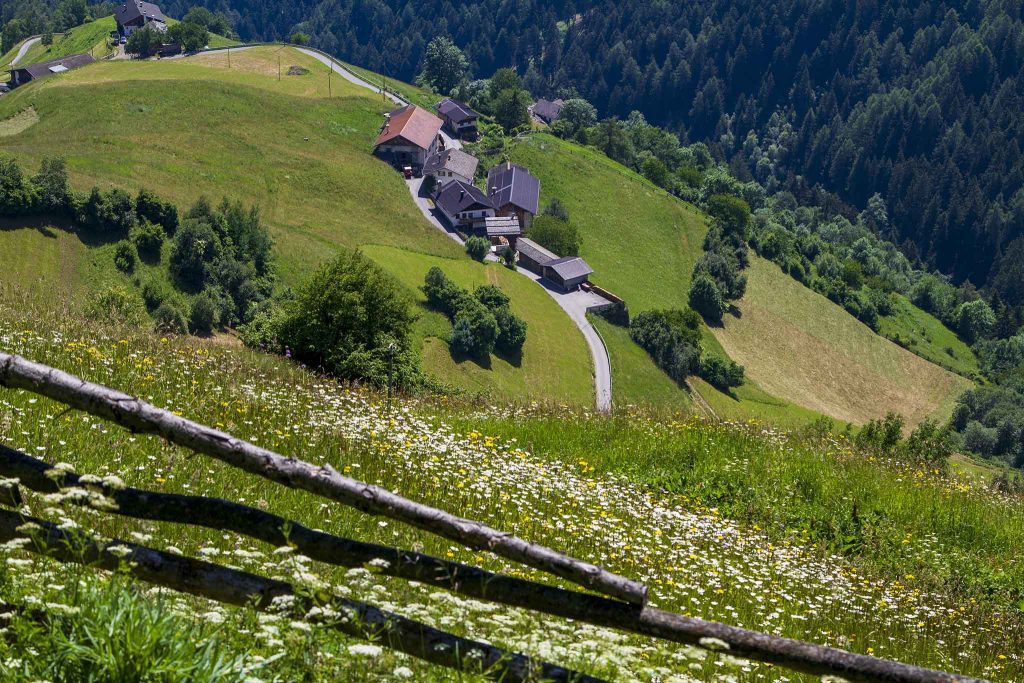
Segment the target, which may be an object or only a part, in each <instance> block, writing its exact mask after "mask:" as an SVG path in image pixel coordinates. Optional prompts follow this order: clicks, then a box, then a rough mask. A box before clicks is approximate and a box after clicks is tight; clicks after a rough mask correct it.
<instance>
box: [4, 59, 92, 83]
mask: <svg viewBox="0 0 1024 683" xmlns="http://www.w3.org/2000/svg"><path fill="white" fill-rule="evenodd" d="M95 61H96V60H95V59H93V58H92V55H89V54H80V55H69V56H67V57H61V58H59V59H51V60H50V61H48V62H38V63H36V64H29V65H27V66H22V67H18V68H17V69H14V70H13V71H11V86H13V87H17V86H19V85H25V84H26V83H28V82H30V81H34V80H36V79H37V78H43V77H44V76H52V75H53V74H59V73H64V72H65V71H71V70H72V69H77V68H78V67H80V66H85V65H86V64H91V63H92V62H95Z"/></svg>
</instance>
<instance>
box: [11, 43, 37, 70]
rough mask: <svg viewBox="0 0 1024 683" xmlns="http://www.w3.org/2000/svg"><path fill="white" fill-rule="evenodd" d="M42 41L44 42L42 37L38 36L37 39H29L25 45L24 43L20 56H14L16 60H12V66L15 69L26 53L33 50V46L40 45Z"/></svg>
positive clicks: (19, 51)
mask: <svg viewBox="0 0 1024 683" xmlns="http://www.w3.org/2000/svg"><path fill="white" fill-rule="evenodd" d="M40 40H42V37H40V36H37V37H35V38H29V39H28V40H26V41H25V42H24V43H22V44H21V49H19V50H18V54H16V55H14V59H12V60H11V64H10V66H12V67H13V66H14V65H15V64H17V63H18V61H19V60H20V59H21V58H22V57H24V56H25V53H26V52H28V51H29V50H30V49H31V48H32V46H33V45H35V44H36V43H38V42H39V41H40Z"/></svg>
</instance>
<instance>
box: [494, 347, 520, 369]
mask: <svg viewBox="0 0 1024 683" xmlns="http://www.w3.org/2000/svg"><path fill="white" fill-rule="evenodd" d="M494 355H495V356H497V357H498V358H500V359H502V360H503V361H505V362H506V363H508V364H509V365H511V366H512V367H514V368H521V367H523V352H522V350H519V351H515V352H514V353H507V352H501V351H495V352H494Z"/></svg>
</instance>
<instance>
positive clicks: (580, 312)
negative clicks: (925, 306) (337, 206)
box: [205, 46, 612, 412]
mask: <svg viewBox="0 0 1024 683" xmlns="http://www.w3.org/2000/svg"><path fill="white" fill-rule="evenodd" d="M293 47H294V46H293ZM228 49H230V50H244V49H246V46H239V47H232V48H220V49H216V50H205V52H223V51H225V50H228ZM294 49H296V50H298V51H299V52H301V53H303V54H305V55H309V56H310V57H312V58H313V59H315V60H317V61H318V62H320V63H322V64H324V65H325V66H327V67H329V68H330V69H331V71H332V72H333V73H336V74H338V75H339V76H341V77H342V78H344V79H345V80H347V81H349V82H350V83H353V84H355V85H358V86H360V87H362V88H366V89H368V90H370V91H372V92H374V93H377V94H378V95H379V94H381V93H382V91H381V89H380V87H379V86H376V85H374V84H373V83H370V82H369V81H367V80H366V79H364V78H361V77H359V76H357V75H356V74H354V73H353V72H351V71H349V70H348V69H346V68H345V66H344V65H342V64H341V62H338V61H337V60H335V59H333V58H331V57H328V56H327V55H325V54H323V53H321V52H319V51H317V50H311V49H309V48H305V47H294ZM383 94H384V96H386V97H387V98H388V99H390V100H391V101H392V102H394V103H395V104H397V105H399V106H402V105H406V104H409V102H407V101H406V100H405V99H403V98H402V97H400V96H398V95H396V94H395V93H393V92H390V91H383ZM441 135H442V136H443V137H444V141H445V144H446V145H448V147H449V148H450V149H461V148H462V142H461V141H459V140H457V139H455V138H452V137H451V136H449V135H448V134H447V133H446V132H444V131H441ZM422 183H423V179H422V178H414V179H410V180H408V181H406V185H407V186H408V188H409V194H410V195H411V196H412V200H413V202H414V203H415V204H416V206H418V207H419V209H420V211H421V212H422V213H423V216H424V217H425V218H426V219H427V220H428V221H430V222H431V224H433V225H434V227H436V228H437V229H438V230H440V231H441V232H443V233H444V234H445V235H447V236H448V237H450V238H451V239H453V240H455V241H456V242H458V243H459V244H463V240H462V238H461V237H459V235H458V233H456V232H455V231H453V230H449V229H448V226H447V225H446V224H445V222H444V220H443V219H442V218H441V217H440V216H439V215H438V214H437V211H436V210H435V209H433V208H432V207H431V206H430V204H429V203H428V202H427V199H426V198H425V197H422V196H420V186H421V185H422ZM516 270H517V271H518V272H519V273H520V274H521V275H523V276H524V277H528V278H530V279H531V280H533V281H534V282H536V283H537V284H538V285H540V286H541V287H543V288H544V291H546V292H547V293H548V294H550V295H551V298H552V299H554V300H555V303H557V304H558V305H559V307H561V309H562V310H563V311H565V313H566V314H567V315H568V316H569V319H570V320H572V321H573V323H574V324H575V325H576V327H578V328H579V330H580V332H581V333H583V338H584V339H585V340H586V342H587V346H589V347H590V357H591V360H592V361H593V364H594V392H595V405H596V407H597V409H598V410H599V411H601V412H608V411H610V410H611V407H612V372H611V363H610V361H609V357H608V349H607V348H606V347H605V344H604V340H603V339H601V335H600V334H599V333H598V331H597V329H596V328H595V327H594V326H593V325H592V324H591V323H590V321H589V320H587V309H588V308H589V307H591V306H594V305H600V304H602V303H606V302H605V300H604V299H603V298H601V297H600V296H598V295H596V294H593V293H590V292H584V291H582V290H577V291H574V292H562V291H560V290H558V289H556V288H554V287H552V286H550V285H549V283H548V282H547V281H545V280H543V279H542V278H541V277H540V276H538V275H537V274H536V273H533V272H531V271H529V270H526V269H525V268H517V269H516Z"/></svg>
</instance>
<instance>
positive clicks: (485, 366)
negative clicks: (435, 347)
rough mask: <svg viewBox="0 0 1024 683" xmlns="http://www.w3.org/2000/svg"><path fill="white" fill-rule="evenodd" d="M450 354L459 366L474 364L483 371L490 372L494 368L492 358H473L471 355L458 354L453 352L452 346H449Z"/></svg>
mask: <svg viewBox="0 0 1024 683" xmlns="http://www.w3.org/2000/svg"><path fill="white" fill-rule="evenodd" d="M448 352H449V353H450V354H451V355H452V360H453V361H455V362H456V363H457V364H458V365H462V364H463V363H473V364H474V365H476V366H477V367H478V368H480V369H481V370H490V369H491V367H492V366H491V357H490V356H487V357H485V358H480V357H479V356H471V355H469V354H464V353H456V352H455V351H453V350H452V347H451V345H449V346H448Z"/></svg>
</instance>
